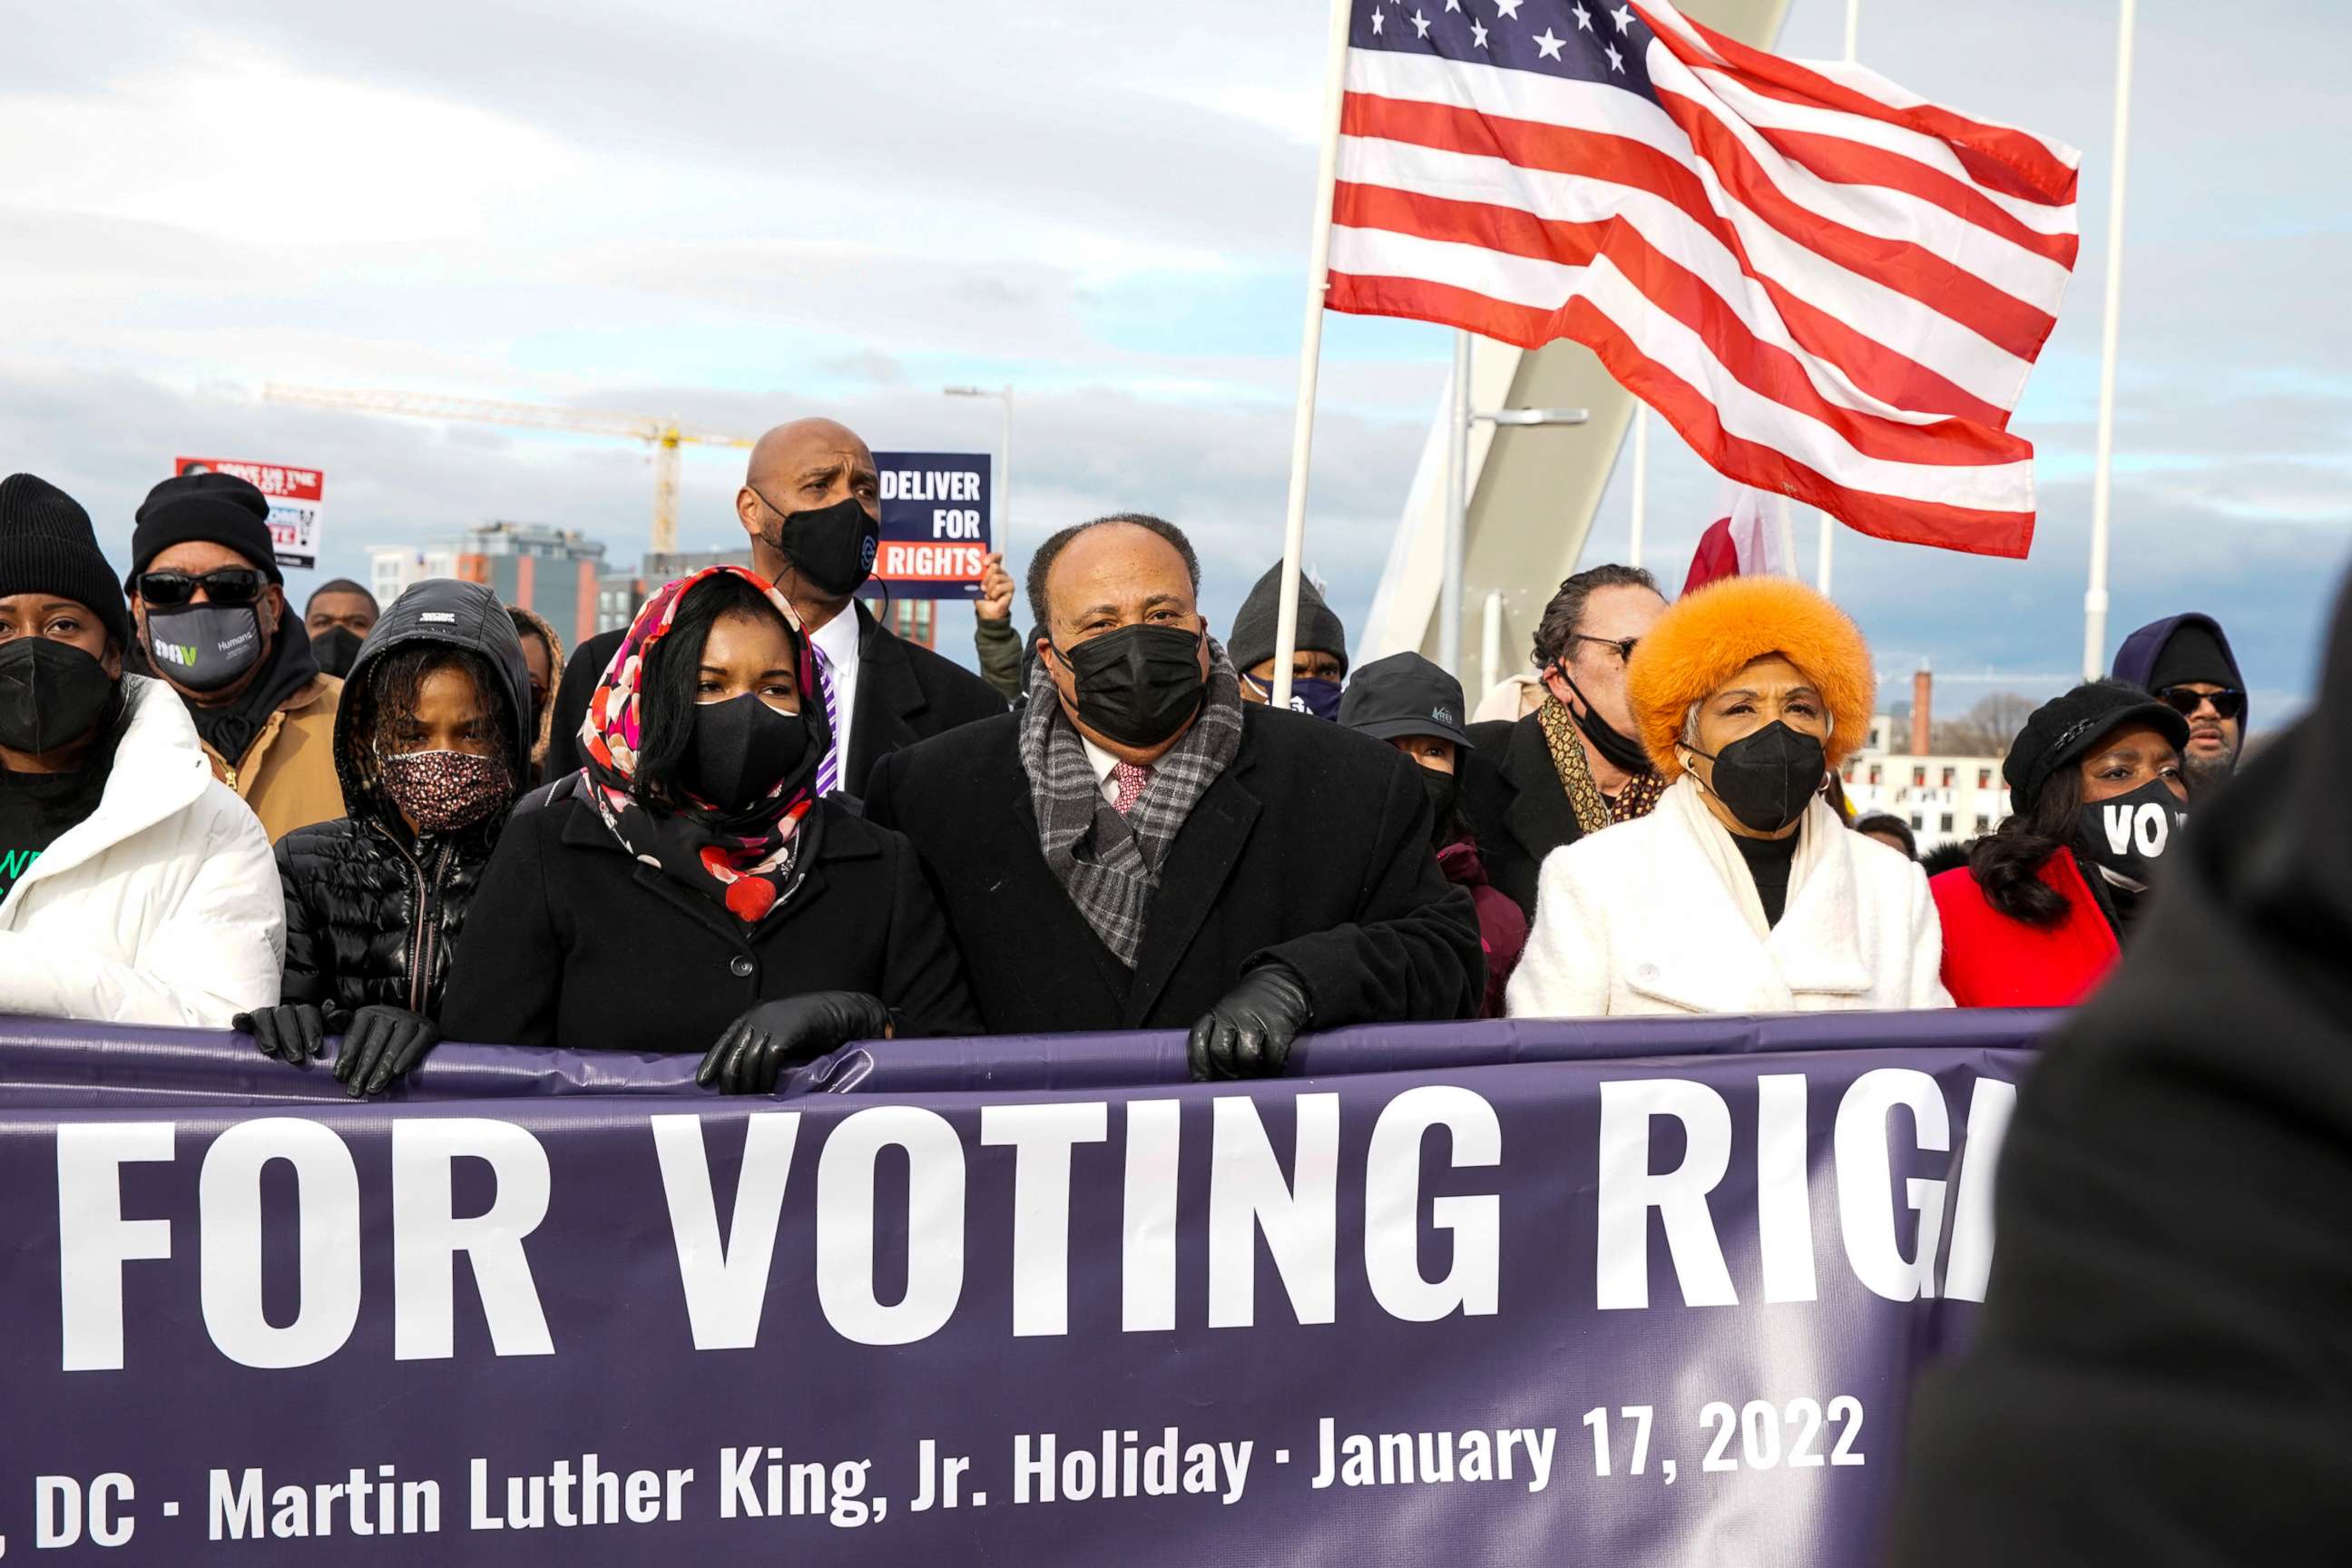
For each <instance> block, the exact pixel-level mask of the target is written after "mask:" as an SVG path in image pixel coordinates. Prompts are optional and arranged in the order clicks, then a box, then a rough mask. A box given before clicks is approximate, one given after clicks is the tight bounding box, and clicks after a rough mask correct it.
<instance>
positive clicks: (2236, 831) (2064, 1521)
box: [1884, 593, 2352, 1568]
mask: <svg viewBox="0 0 2352 1568" xmlns="http://www.w3.org/2000/svg"><path fill="white" fill-rule="evenodd" d="M2347 773H2352V593H2347V595H2345V596H2343V597H2341V598H2339V600H2338V601H2337V605H2336V625H2335V631H2334V635H2333V637H2332V640H2331V644H2330V647H2329V651H2328V655H2327V668H2326V675H2325V678H2324V680H2323V683H2322V687H2321V690H2320V692H2319V700H2318V701H2317V702H2316V703H2315V704H2314V705H2313V708H2312V710H2311V714H2310V716H2309V717H2308V718H2306V719H2305V720H2304V721H2302V722H2301V723H2300V724H2298V725H2296V726H2295V727H2294V729H2293V730H2291V731H2288V732H2287V733H2286V734H2285V735H2284V736H2282V737H2281V738H2280V739H2279V740H2278V742H2276V743H2275V744H2273V745H2272V746H2270V747H2268V748H2266V749H2265V750H2264V751H2263V753H2262V754H2261V755H2260V756H2258V757H2256V758H2255V759H2254V760H2253V761H2252V762H2251V763H2248V764H2247V765H2246V768H2245V771H2244V772H2243V773H2241V774H2240V775H2239V776H2238V778H2237V781H2236V782H2235V783H2233V784H2231V786H2230V787H2229V789H2228V790H2227V791H2225V792H2223V793H2222V794H2221V796H2220V797H2219V798H2218V799H2216V800H2215V801H2214V802H2213V804H2212V806H2211V809H2210V811H2206V810H2204V809H2203V808H2200V818H2199V821H2198V824H2197V829H2196V831H2195V832H2194V833H2192V834H2190V835H2189V837H2188V838H2187V839H2186V840H2184V843H2183V848H2184V850H2185V851H2186V853H2185V855H2184V857H2183V858H2182V860H2181V862H2180V864H2179V866H2178V867H2177V868H2175V869H2176V873H2177V874H2176V875H2174V876H2172V877H2170V878H2169V879H2168V880H2167V882H2166V883H2165V885H2164V887H2163V888H2162V889H2160V890H2159V892H2158V895H2157V897H2156V898H2155V899H2154V900H2152V901H2151V904H2150V907H2149V910H2148V912H2147V929H2146V930H2145V931H2143V932H2142V933H2141V935H2140V937H2139V939H2138V940H2137V942H2135V944H2134V946H2133V948H2132V950H2131V952H2130V954H2129V956H2127V957H2126V959H2125V961H2124V963H2123V966H2122V968H2121V969H2120V970H2119V971H2118V972H2117V973H2116V976H2115V978H2114V980H2113V981H2112V982H2111V983H2110V984H2108V985H2107V987H2106V988H2105V990H2104V991H2103V992H2101V993H2100V995H2099V997H2098V999H2097V1000H2096V1001H2095V1002H2094V1003H2093V1004H2091V1005H2089V1006H2088V1007H2086V1008H2084V1010H2083V1011H2082V1012H2081V1013H2080V1014H2078V1015H2077V1016H2075V1017H2074V1020H2073V1021H2072V1022H2071V1023H2070V1024H2069V1025H2068V1026H2067V1027H2066V1028H2065V1030H2064V1031H2063V1033H2062V1034H2061V1035H2059V1036H2058V1037H2057V1038H2056V1039H2054V1040H2053V1042H2052V1043H2051V1046H2050V1048H2049V1049H2048V1050H2047V1051H2046V1052H2045V1053H2044V1055H2043V1059H2042V1063H2041V1065H2040V1066H2039V1067H2037V1068H2035V1069H2034V1072H2033V1075H2032V1078H2031V1079H2029V1080H2028V1081H2027V1082H2026V1084H2025V1086H2024V1088H2023V1089H2021V1091H2020V1093H2019V1095H2018V1099H2017V1108H2016V1111H2015V1113H2014V1115H2013V1117H2012V1119H2011V1122H2010V1126H2009V1132H2008V1136H2007V1139H2006V1141H2005V1142H2004V1145H2003V1148H2002V1152H2001V1157H2000V1181H1999V1183H1998V1184H1996V1188H1997V1190H1996V1193H1995V1196H1994V1200H1993V1201H1994V1211H1995V1215H1996V1221H1997V1228H1998V1230H1999V1233H2000V1251H1999V1255H1998V1256H1997V1258H1995V1260H1994V1263H1993V1271H1992V1279H1991V1289H1990V1292H1989V1293H1988V1295H1987V1297H1986V1300H1985V1311H1984V1319H1983V1322H1982V1325H1981V1328H1980V1331H1979V1333H1978V1335H1977V1336H1976V1339H1975V1342H1974V1344H1973V1345H1972V1347H1971V1348H1970V1349H1969V1351H1968V1352H1966V1353H1965V1354H1963V1355H1962V1356H1961V1357H1959V1358H1958V1360H1957V1361H1956V1362H1953V1363H1949V1364H1948V1365H1945V1366H1943V1367H1939V1368H1937V1369H1935V1370H1933V1371H1931V1372H1929V1373H1927V1377H1926V1378H1925V1379H1924V1380H1923V1382H1922V1383H1921V1384H1920V1385H1919V1387H1918V1389H1917V1391H1916V1398H1915V1401H1914V1404H1913V1405H1912V1426H1911V1439H1910V1444H1909V1453H1908V1457H1907V1458H1906V1463H1905V1465H1904V1467H1903V1469H1902V1475H1903V1488H1902V1494H1901V1500H1900V1503H1899V1505H1898V1508H1897V1510H1896V1516H1895V1529H1894V1532H1893V1539H1892V1543H1891V1545H1892V1550H1891V1551H1890V1552H1888V1553H1887V1554H1886V1555H1885V1559H1884V1560H1885V1562H1887V1563H1892V1564H1894V1565H1895V1568H1961V1565H1963V1564H1966V1565H1968V1568H1976V1565H1977V1564H1980V1563H2020V1564H2038V1563H2131V1564H2134V1565H2135V1568H2192V1565H2194V1568H2206V1565H2212V1568H2219V1565H2220V1564H2224V1563H2231V1564H2235V1563H2243V1564H2249V1565H2252V1564H2261V1565H2262V1568H2275V1565H2279V1564H2287V1563H2341V1562H2343V1561H2344V1560H2345V1556H2346V1544H2345V1543H2346V1542H2347V1540H2352V1485H2347V1484H2346V1463H2347V1460H2346V1437H2347V1434H2352V1226H2347V1224H2346V1222H2345V1216H2346V1215H2352V963H2346V962H2345V959H2346V954H2347V953H2352V814H2347V812H2346V811H2345V809H2344V804H2343V800H2344V780H2345V778H2346V776H2347Z"/></svg>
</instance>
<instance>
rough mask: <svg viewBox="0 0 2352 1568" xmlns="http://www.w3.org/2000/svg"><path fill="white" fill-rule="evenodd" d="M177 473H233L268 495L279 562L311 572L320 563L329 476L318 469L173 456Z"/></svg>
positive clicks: (271, 532) (273, 537)
mask: <svg viewBox="0 0 2352 1568" xmlns="http://www.w3.org/2000/svg"><path fill="white" fill-rule="evenodd" d="M172 472H173V473H174V474H234V475H236V477H237V478H238V479H243V480H245V481H246V482H247V483H248V484H250V485H252V486H253V487H254V488H255V489H258V490H259V491H260V492H261V493H262V494H263V495H265V496H268V498H269V540H270V543H271V545H272V546H273V547H274V548H275V549H276V551H277V552H278V565H280V566H293V567H299V568H300V569H301V570H303V571H306V572H307V571H309V570H310V569H311V568H312V567H315V566H316V565H318V564H319V513H320V510H321V509H322V508H323V506H324V504H325V502H324V492H325V490H326V484H327V477H326V475H324V474H322V473H320V471H319V470H318V469H316V468H287V467H284V466H283V465H281V464H278V463H248V462H244V461H241V460H239V459H237V458H173V459H172Z"/></svg>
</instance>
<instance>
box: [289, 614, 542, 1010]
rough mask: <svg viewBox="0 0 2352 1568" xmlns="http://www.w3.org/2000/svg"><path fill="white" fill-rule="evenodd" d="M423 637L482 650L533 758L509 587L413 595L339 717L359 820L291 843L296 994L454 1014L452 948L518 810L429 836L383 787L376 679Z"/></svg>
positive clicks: (388, 618)
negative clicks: (503, 597)
mask: <svg viewBox="0 0 2352 1568" xmlns="http://www.w3.org/2000/svg"><path fill="white" fill-rule="evenodd" d="M415 642H442V643H448V644H450V645H452V646H454V647H460V648H464V649H467V651H469V652H471V653H474V654H477V655H478V656H480V658H482V660H483V661H484V662H485V663H487V664H488V666H489V667H490V669H491V671H492V673H493V674H494V675H495V676H496V677H497V680H498V684H499V688H500V689H499V691H498V692H497V693H496V696H497V700H498V702H499V708H500V710H501V714H500V716H501V718H502V719H503V720H504V721H506V723H507V726H508V729H509V735H510V740H509V744H510V746H511V747H512V750H511V752H510V753H509V754H510V755H512V756H514V757H516V758H519V759H521V760H523V761H524V762H525V763H526V764H527V763H528V760H529V758H530V743H531V735H530V700H529V698H528V695H527V693H528V692H529V690H530V675H529V673H528V670H527V668H526V667H525V665H524V663H523V656H522V643H521V641H520V638H518V637H517V636H516V634H515V629H514V622H513V621H512V620H510V619H509V617H508V616H507V612H506V608H505V606H504V605H500V604H499V600H498V596H497V595H495V594H493V593H491V592H490V591H489V590H488V588H485V587H483V586H481V585H480V584H476V583H460V582H456V581H452V580H446V579H436V580H434V581H431V582H426V583H420V584H417V585H416V586H415V587H414V588H411V589H410V590H409V591H408V592H407V593H405V594H403V595H401V596H400V598H399V599H398V600H397V601H395V602H394V604H393V605H392V606H391V607H390V608H388V609H386V610H385V611H384V613H383V619H381V620H379V621H378V622H376V624H375V629H374V630H373V631H372V632H370V633H369V634H368V639H367V641H366V642H365V643H364V644H362V646H361V647H360V651H359V655H358V657H357V658H355V659H354V660H353V661H352V671H351V674H350V675H349V676H348V677H347V678H346V679H345V680H344V686H343V689H344V693H345V695H344V699H343V702H342V706H341V708H340V709H339V710H337V712H336V714H335V770H336V773H337V774H338V776H339V777H340V778H341V781H342V786H343V809H344V810H345V811H347V812H349V813H350V814H351V815H350V816H343V817H340V818H338V819H336V820H335V821H332V822H321V823H319V824H317V825H315V826H310V827H305V828H300V829H299V830H297V831H295V832H293V833H289V834H288V835H287V836H286V837H284V838H281V839H279V840H278V881H279V883H280V884H281V885H282V886H283V888H284V889H285V893H286V986H285V999H286V1000H287V1001H289V1002H313V1003H317V1004H320V1005H326V1004H328V1003H330V1002H331V1003H335V1004H337V1005H340V1006H341V1007H343V1008H345V1009H347V1010H354V1011H355V1010H357V1009H358V1008H360V1007H362V1006H366V1005H370V1004H381V1005H386V1006H392V1007H404V1008H406V1009H407V1010H409V1011H410V1012H413V1013H422V1014H424V1015H425V1016H427V1017H432V1018H437V1017H438V1016H440V1011H441V995H442V991H443V988H444V987H445V986H446V984H447V983H448V977H449V959H450V953H451V952H452V950H453V949H454V948H455V947H456V945H457V942H458V940H459V938H460V937H461V935H462V934H463V932H464V931H465V925H466V910H467V907H468V906H469V905H470V904H471V903H472V902H473V899H474V890H475V889H476V888H478V886H479V885H480V883H481V879H482V870H483V868H485V867H487V866H488V864H489V860H490V851H491V850H492V849H493V848H494V847H497V844H498V839H499V830H500V828H501V827H502V826H503V825H504V822H505V816H506V814H505V813H504V812H503V811H501V812H499V813H497V814H495V815H493V816H491V817H490V818H489V819H488V821H486V822H481V823H478V824H476V825H475V826H471V827H468V828H465V829H462V830H461V831H459V832H457V833H452V834H446V835H437V836H430V835H429V836H426V837H423V838H421V839H420V838H418V837H415V835H413V834H411V833H410V832H409V830H408V826H407V824H406V823H405V822H404V821H403V820H402V818H401V816H400V813H399V811H398V809H397V808H395V807H394V805H393V804H392V802H391V801H390V800H389V799H388V798H386V796H385V795H384V794H383V790H382V789H381V787H380V786H379V785H378V784H377V780H376V770H375V768H374V767H373V764H372V763H371V761H370V757H369V753H370V749H371V747H372V746H373V731H374V728H375V701H374V690H373V681H372V679H371V678H372V677H373V674H374V669H375V666H376V665H377V663H378V662H379V661H380V660H382V659H383V657H384V656H385V655H386V654H388V653H391V652H393V651H394V650H396V649H398V648H402V647H406V646H408V645H409V644H411V643H415Z"/></svg>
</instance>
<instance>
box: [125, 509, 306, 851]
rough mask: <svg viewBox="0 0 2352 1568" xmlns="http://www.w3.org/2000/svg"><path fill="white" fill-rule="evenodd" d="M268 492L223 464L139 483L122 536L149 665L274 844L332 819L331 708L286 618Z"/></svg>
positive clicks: (301, 639) (219, 774)
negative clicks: (216, 470)
mask: <svg viewBox="0 0 2352 1568" xmlns="http://www.w3.org/2000/svg"><path fill="white" fill-rule="evenodd" d="M285 584H286V580H285V578H284V577H283V576H282V575H281V574H279V572H278V560H277V555H276V552H275V551H274V550H273V549H272V547H271V544H270V537H269V500H268V497H266V496H264V495H263V494H262V493H261V491H260V490H259V489H256V488H255V487H254V486H252V485H250V484H248V483H247V482H246V481H245V480H243V479H237V478H236V477H235V476H234V475H231V474H184V475H181V476H180V477H178V478H176V479H165V480H164V481H163V483H162V484H160V485H157V486H156V487H155V488H154V489H152V490H150V491H149V492H147V500H146V501H145V502H144V503H143V504H142V505H141V507H140V508H139V513H138V522H137V526H136V528H135V529H134V531H132V533H131V576H130V578H129V580H128V581H127V582H125V584H123V586H124V587H125V588H127V589H128V590H130V593H131V613H132V614H133V615H134V616H136V617H137V620H138V625H139V642H140V646H141V647H142V649H143V650H144V651H145V653H146V655H147V658H148V660H149V664H150V667H151V668H152V669H153V671H154V672H155V674H156V675H158V676H160V677H161V678H162V679H163V680H164V681H165V682H166V683H167V684H168V685H170V686H171V688H172V689H173V690H174V691H177V692H178V693H179V694H180V697H181V700H183V701H184V702H185V703H186V704H187V708H188V715H189V717H190V718H192V719H194V721H195V724H196V733H197V735H198V736H199V737H201V738H202V740H203V742H204V746H205V754H206V755H207V756H208V757H209V758H210V759H211V761H212V769H213V776H214V777H215V778H217V779H219V780H220V781H221V782H222V783H223V784H226V785H228V786H229V787H230V788H231V789H233V790H235V791H236V793H237V794H238V795H240V796H242V797H243V798H244V800H245V803H246V804H247V805H249V806H251V807H252V808H253V812H254V815H255V816H258V817H260V818H261V825H262V826H263V827H265V828H267V829H268V833H269V837H270V838H271V840H272V841H273V842H274V841H276V840H277V839H279V838H282V837H285V836H286V835H287V834H289V833H291V832H293V831H294V829H296V828H298V827H306V826H310V824H311V823H314V822H326V821H330V820H331V819H333V818H335V817H339V816H342V815H343V794H342V785H341V782H340V781H339V780H338V779H337V778H336V776H335V757H334V735H335V706H336V703H337V701H338V700H340V698H341V694H342V688H343V683H342V682H341V681H340V680H338V679H335V678H334V677H333V676H331V675H327V674H324V673H322V672H321V671H320V668H319V663H318V659H317V658H316V657H315V656H314V655H313V653H312V652H311V648H310V637H308V636H307V635H304V634H303V631H302V628H301V626H299V624H293V623H289V617H288V614H287V606H286V585H285Z"/></svg>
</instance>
